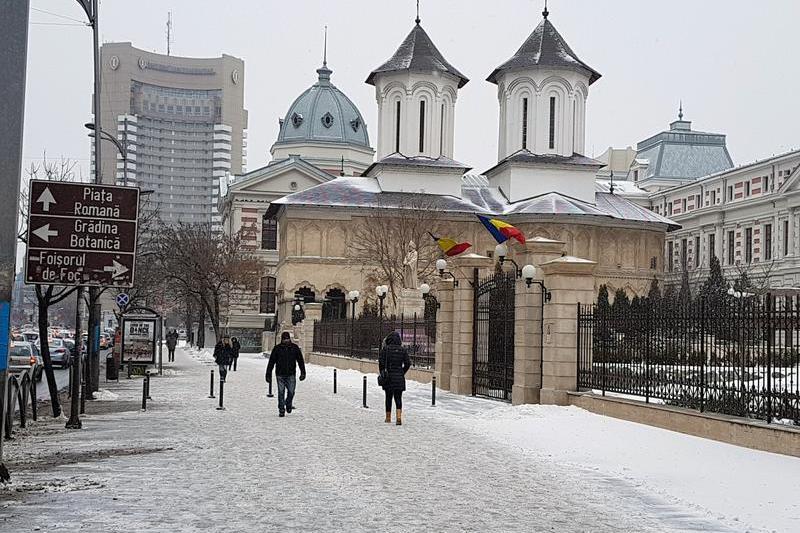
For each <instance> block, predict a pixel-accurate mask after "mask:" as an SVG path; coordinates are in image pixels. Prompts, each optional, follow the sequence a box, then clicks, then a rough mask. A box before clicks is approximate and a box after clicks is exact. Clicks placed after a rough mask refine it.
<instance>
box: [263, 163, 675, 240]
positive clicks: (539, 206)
mask: <svg viewBox="0 0 800 533" xmlns="http://www.w3.org/2000/svg"><path fill="white" fill-rule="evenodd" d="M419 198H424V199H425V203H426V205H427V208H428V209H436V210H438V211H443V212H449V213H466V214H482V215H496V216H511V217H512V218H513V217H519V218H525V216H526V215H527V216H531V215H541V216H556V217H560V216H592V217H601V218H609V219H615V220H625V221H629V222H640V223H650V224H661V225H664V226H666V227H667V228H668V229H670V230H672V229H677V228H679V227H680V226H679V225H677V224H676V223H675V222H673V221H672V220H670V219H668V218H666V217H663V216H661V215H658V214H656V213H654V212H652V211H650V210H648V209H645V208H643V207H639V206H637V205H635V204H633V203H632V202H630V201H629V200H626V199H625V198H623V197H621V196H618V195H615V194H609V193H605V192H599V191H598V192H596V193H595V199H596V203H595V204H590V203H587V202H583V201H581V200H578V199H576V198H571V197H569V196H566V195H563V194H560V193H556V192H550V193H546V194H542V195H539V196H536V197H533V198H527V199H525V200H521V201H518V202H513V203H511V202H509V201H508V200H507V199H506V198H505V197H504V196H503V194H502V193H501V192H500V190H499V189H498V188H496V187H491V186H490V185H489V182H488V180H487V179H486V178H485V177H484V176H477V175H466V176H464V178H463V179H462V186H461V197H456V196H444V195H424V194H419V193H404V192H383V191H382V190H381V188H380V185H379V183H378V180H377V179H375V178H370V177H341V178H336V179H334V180H331V181H329V182H327V183H322V184H320V185H317V186H315V187H311V188H310V189H306V190H304V191H300V192H297V193H294V194H290V195H289V196H284V197H283V198H281V199H280V200H276V201H274V202H272V204H271V205H270V208H269V212H270V213H272V214H274V213H275V212H277V210H278V209H280V208H281V207H282V206H289V205H291V206H305V207H343V208H348V207H349V208H384V209H402V208H404V207H407V206H408V205H418V203H416V202H413V201H412V202H410V200H412V199H419Z"/></svg>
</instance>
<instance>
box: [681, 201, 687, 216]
mask: <svg viewBox="0 0 800 533" xmlns="http://www.w3.org/2000/svg"><path fill="white" fill-rule="evenodd" d="M685 212H686V198H682V199H681V213H685Z"/></svg>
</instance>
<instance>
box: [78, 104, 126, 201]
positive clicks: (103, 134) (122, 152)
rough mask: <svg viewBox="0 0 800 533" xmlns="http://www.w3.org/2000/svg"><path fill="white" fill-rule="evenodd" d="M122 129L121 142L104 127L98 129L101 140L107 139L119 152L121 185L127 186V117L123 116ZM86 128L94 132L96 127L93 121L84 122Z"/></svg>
mask: <svg viewBox="0 0 800 533" xmlns="http://www.w3.org/2000/svg"><path fill="white" fill-rule="evenodd" d="M124 124H125V126H124V128H125V129H124V131H123V132H122V142H121V143H120V142H119V140H117V139H116V138H115V137H114V136H113V135H111V134H110V133H108V132H107V131H106V130H104V129H100V136H101V138H102V139H103V140H106V141H109V142H112V143H114V146H116V147H117V150H118V151H119V154H120V155H121V156H122V185H123V186H125V187H127V186H128V118H127V117H126V118H125V122H124ZM84 126H85V127H86V129H88V130H90V131H93V132H94V133H95V134H96V133H97V129H96V128H95V125H94V123H92V122H88V123H86V124H84Z"/></svg>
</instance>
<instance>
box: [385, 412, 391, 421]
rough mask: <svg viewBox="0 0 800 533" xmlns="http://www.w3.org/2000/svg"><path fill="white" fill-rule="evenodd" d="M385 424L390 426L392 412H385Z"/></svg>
mask: <svg viewBox="0 0 800 533" xmlns="http://www.w3.org/2000/svg"><path fill="white" fill-rule="evenodd" d="M385 422H386V423H387V424H391V423H392V412H391V411H386V420H385Z"/></svg>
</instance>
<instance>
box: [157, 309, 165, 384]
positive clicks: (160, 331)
mask: <svg viewBox="0 0 800 533" xmlns="http://www.w3.org/2000/svg"><path fill="white" fill-rule="evenodd" d="M158 323H159V326H160V327H159V328H158V375H159V376H161V375H162V374H164V319H163V318H161V317H159V319H158Z"/></svg>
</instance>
